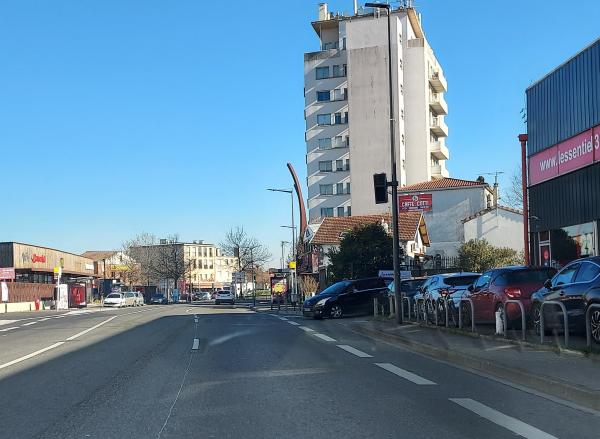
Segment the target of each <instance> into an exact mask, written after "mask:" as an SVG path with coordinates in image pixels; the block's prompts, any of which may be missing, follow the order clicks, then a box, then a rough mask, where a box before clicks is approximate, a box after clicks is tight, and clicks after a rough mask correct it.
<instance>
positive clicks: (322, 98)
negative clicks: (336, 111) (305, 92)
mask: <svg viewBox="0 0 600 439" xmlns="http://www.w3.org/2000/svg"><path fill="white" fill-rule="evenodd" d="M330 100H331V92H330V91H329V90H324V91H318V92H317V102H329V101H330Z"/></svg>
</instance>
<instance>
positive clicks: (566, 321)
mask: <svg viewBox="0 0 600 439" xmlns="http://www.w3.org/2000/svg"><path fill="white" fill-rule="evenodd" d="M546 305H555V306H559V307H560V309H561V310H562V313H563V323H564V325H565V347H568V346H569V316H568V314H567V308H566V307H565V304H564V303H562V302H559V301H557V300H548V301H547V302H542V304H541V306H540V343H542V344H544V335H545V332H546V325H545V324H544V306H546Z"/></svg>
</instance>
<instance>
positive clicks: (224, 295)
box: [215, 290, 235, 305]
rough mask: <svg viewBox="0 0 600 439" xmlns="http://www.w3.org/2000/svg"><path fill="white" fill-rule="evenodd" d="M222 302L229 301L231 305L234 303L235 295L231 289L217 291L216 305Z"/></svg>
mask: <svg viewBox="0 0 600 439" xmlns="http://www.w3.org/2000/svg"><path fill="white" fill-rule="evenodd" d="M221 303H229V304H231V305H234V304H235V296H234V295H233V293H232V292H231V291H227V290H223V291H217V297H215V305H219V304H221Z"/></svg>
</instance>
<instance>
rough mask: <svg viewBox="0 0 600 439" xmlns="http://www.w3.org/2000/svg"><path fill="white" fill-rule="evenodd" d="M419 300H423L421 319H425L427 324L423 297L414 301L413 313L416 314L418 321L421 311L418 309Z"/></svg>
mask: <svg viewBox="0 0 600 439" xmlns="http://www.w3.org/2000/svg"><path fill="white" fill-rule="evenodd" d="M419 302H423V320H424V321H425V324H427V310H426V309H425V308H426V307H425V299H424V298H423V297H419V298H418V299H417V300H416V301H415V314H416V315H417V323H419V320H420V317H421V312H420V311H419Z"/></svg>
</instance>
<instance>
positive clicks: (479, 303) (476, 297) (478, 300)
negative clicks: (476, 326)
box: [470, 271, 494, 321]
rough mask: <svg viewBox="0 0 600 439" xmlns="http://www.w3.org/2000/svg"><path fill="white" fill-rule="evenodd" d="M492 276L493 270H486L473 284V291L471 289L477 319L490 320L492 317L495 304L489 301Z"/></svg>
mask: <svg viewBox="0 0 600 439" xmlns="http://www.w3.org/2000/svg"><path fill="white" fill-rule="evenodd" d="M491 278H492V271H486V272H485V273H483V274H482V275H481V276H479V277H478V278H477V280H476V281H475V283H474V284H473V291H471V295H470V298H471V300H472V301H473V308H474V313H475V320H476V321H482V320H485V321H489V320H491V319H492V314H493V308H494V305H493V304H492V305H489V304H488V303H487V302H488V295H489V286H490V280H491Z"/></svg>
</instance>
